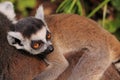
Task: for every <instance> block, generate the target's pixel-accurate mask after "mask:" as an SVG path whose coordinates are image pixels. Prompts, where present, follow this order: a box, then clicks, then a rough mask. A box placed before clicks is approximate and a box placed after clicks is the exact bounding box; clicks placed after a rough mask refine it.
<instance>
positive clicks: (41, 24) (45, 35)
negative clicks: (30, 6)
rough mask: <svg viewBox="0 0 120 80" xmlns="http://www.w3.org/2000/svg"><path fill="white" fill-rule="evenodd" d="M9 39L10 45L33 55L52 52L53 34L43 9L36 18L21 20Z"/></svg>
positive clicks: (39, 10)
mask: <svg viewBox="0 0 120 80" xmlns="http://www.w3.org/2000/svg"><path fill="white" fill-rule="evenodd" d="M7 39H8V42H9V44H10V45H12V46H14V47H16V48H17V49H23V50H26V51H28V52H30V53H31V54H41V53H42V52H46V53H50V52H52V51H53V46H52V43H51V33H50V31H49V29H48V27H47V24H46V23H45V21H44V13H43V7H42V6H40V7H39V8H38V10H37V13H36V15H35V17H28V18H24V19H21V20H19V21H18V22H17V23H16V24H15V28H14V29H13V30H11V31H9V32H8V35H7Z"/></svg>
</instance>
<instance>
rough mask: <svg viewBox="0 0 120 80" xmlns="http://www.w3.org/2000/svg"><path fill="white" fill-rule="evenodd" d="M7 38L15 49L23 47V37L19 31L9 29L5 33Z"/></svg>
mask: <svg viewBox="0 0 120 80" xmlns="http://www.w3.org/2000/svg"><path fill="white" fill-rule="evenodd" d="M7 40H8V43H9V44H10V45H11V46H14V47H16V48H17V49H24V46H23V44H22V42H23V37H22V34H21V33H19V32H13V31H10V32H8V34H7Z"/></svg>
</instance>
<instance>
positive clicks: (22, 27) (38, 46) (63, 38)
mask: <svg viewBox="0 0 120 80" xmlns="http://www.w3.org/2000/svg"><path fill="white" fill-rule="evenodd" d="M64 15H67V17H66V18H65V17H64ZM71 16H72V18H71ZM73 16H74V17H73ZM52 17H53V18H51V19H50V20H48V21H47V22H49V23H50V24H49V25H48V26H49V29H50V30H49V29H48V27H47V24H46V22H45V20H44V13H43V8H42V7H41V6H40V7H39V8H38V10H37V13H36V15H35V17H29V18H25V19H21V20H19V21H18V22H17V23H16V24H15V29H14V30H10V31H9V32H8V36H7V39H8V42H9V44H10V45H11V46H14V47H16V48H17V49H23V50H26V51H28V52H30V53H31V54H34V55H36V54H44V52H45V53H50V52H52V51H53V47H52V46H51V45H52V43H53V46H54V48H55V49H54V51H53V52H52V53H51V54H49V55H47V56H46V62H47V63H48V64H49V65H48V67H47V68H46V69H45V70H44V71H43V72H42V73H40V74H38V75H37V76H36V77H35V78H34V80H55V79H56V78H57V77H58V76H59V75H60V74H61V73H62V72H63V71H64V70H65V69H66V68H67V67H68V65H69V63H68V61H67V60H66V59H65V57H64V56H66V55H70V54H75V53H79V52H80V51H84V54H82V57H81V58H80V59H79V62H78V63H77V64H76V66H75V68H74V70H73V71H72V73H71V76H70V77H69V79H68V80H100V78H101V76H102V75H103V73H104V72H105V70H106V69H107V68H108V67H109V66H110V64H111V63H112V62H115V61H117V60H118V59H119V57H120V49H119V48H120V43H119V41H118V40H117V39H116V38H115V37H114V36H113V35H111V34H110V33H109V32H107V31H105V30H104V29H103V28H101V26H99V25H98V24H97V23H96V22H94V21H92V20H90V19H87V18H85V17H81V16H78V15H72V14H69V15H68V14H59V17H57V16H52ZM54 17H55V18H56V19H59V18H63V19H61V20H64V21H55V20H54ZM76 19H77V20H76ZM52 22H53V23H54V25H53V23H52ZM66 22H72V23H74V24H75V25H72V24H71V23H68V24H67V23H66ZM89 23H90V24H89ZM63 24H64V25H63ZM81 25H82V26H81ZM83 26H84V27H83ZM50 31H51V32H52V36H53V38H52V43H51V33H50Z"/></svg>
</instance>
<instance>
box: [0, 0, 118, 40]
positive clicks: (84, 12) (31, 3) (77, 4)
mask: <svg viewBox="0 0 120 80" xmlns="http://www.w3.org/2000/svg"><path fill="white" fill-rule="evenodd" d="M3 1H6V0H0V2H3ZM9 1H11V2H13V4H14V6H15V11H16V14H17V18H18V19H19V18H21V17H26V16H31V15H34V14H35V11H36V9H37V7H38V6H39V5H40V4H42V5H43V6H44V11H45V15H50V14H56V13H66V14H71V13H72V14H78V15H81V16H86V17H88V18H91V19H93V20H95V21H97V22H98V23H100V24H101V25H102V27H103V28H105V29H106V30H108V31H109V32H111V33H112V34H114V35H115V36H116V37H117V38H118V39H119V40H120V0H9Z"/></svg>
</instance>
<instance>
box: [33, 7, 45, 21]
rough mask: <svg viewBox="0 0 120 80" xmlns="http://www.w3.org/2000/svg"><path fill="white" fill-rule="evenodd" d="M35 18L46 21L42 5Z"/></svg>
mask: <svg viewBox="0 0 120 80" xmlns="http://www.w3.org/2000/svg"><path fill="white" fill-rule="evenodd" d="M35 18H37V19H41V20H43V21H44V10H43V6H42V5H40V6H39V7H38V9H37V11H36V14H35Z"/></svg>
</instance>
